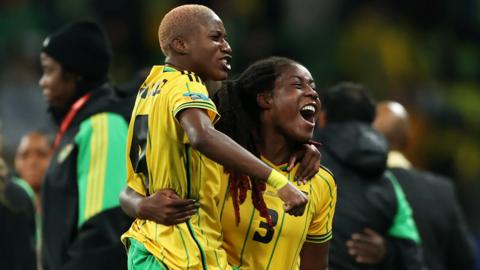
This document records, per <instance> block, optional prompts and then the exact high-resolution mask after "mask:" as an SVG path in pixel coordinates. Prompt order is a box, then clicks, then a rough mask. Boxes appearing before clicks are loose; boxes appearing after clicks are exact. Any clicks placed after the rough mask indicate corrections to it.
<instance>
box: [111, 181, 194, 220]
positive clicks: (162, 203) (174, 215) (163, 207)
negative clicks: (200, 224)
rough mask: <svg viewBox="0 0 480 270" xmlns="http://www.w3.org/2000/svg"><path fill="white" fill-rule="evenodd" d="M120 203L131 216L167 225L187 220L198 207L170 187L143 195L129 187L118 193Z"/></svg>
mask: <svg viewBox="0 0 480 270" xmlns="http://www.w3.org/2000/svg"><path fill="white" fill-rule="evenodd" d="M120 205H121V207H122V210H123V211H124V212H125V213H126V214H127V215H128V216H130V217H132V218H141V219H146V220H152V221H155V222H156V223H159V224H163V225H167V226H169V225H175V224H179V223H183V222H185V221H187V220H188V219H189V218H190V217H191V216H192V215H194V214H195V213H197V209H198V207H200V205H199V204H198V202H195V200H192V199H181V198H180V197H178V196H177V194H176V193H175V191H173V190H171V189H162V190H160V191H157V192H156V193H155V194H152V195H150V196H148V197H144V196H142V195H141V194H138V193H137V192H135V191H134V190H133V189H131V188H130V187H126V188H125V190H124V191H122V193H121V194H120Z"/></svg>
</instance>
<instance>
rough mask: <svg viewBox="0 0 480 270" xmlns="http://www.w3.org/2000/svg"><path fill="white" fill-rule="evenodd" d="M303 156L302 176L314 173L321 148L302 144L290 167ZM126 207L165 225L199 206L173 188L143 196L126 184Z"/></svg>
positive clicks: (123, 203)
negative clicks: (178, 194) (183, 197)
mask: <svg viewBox="0 0 480 270" xmlns="http://www.w3.org/2000/svg"><path fill="white" fill-rule="evenodd" d="M297 160H301V163H300V166H299V168H298V170H297V176H298V177H299V181H300V179H302V178H303V177H305V175H307V176H306V177H307V179H310V178H311V177H313V176H314V175H315V174H316V173H317V172H318V170H319V168H320V151H318V149H317V148H316V147H315V146H313V145H307V144H305V145H302V147H301V149H299V150H298V151H297V152H296V153H295V155H294V156H293V157H292V158H291V160H290V165H289V166H290V168H289V170H290V169H292V168H293V166H294V165H295V162H296V161H297ZM120 205H121V206H122V209H123V211H124V212H125V213H126V214H127V215H128V216H130V217H132V218H141V219H146V220H152V221H155V222H156V223H159V224H163V225H167V226H168V225H175V224H180V223H183V222H185V221H187V220H188V219H189V218H190V217H191V216H192V215H194V214H195V213H196V211H197V209H198V207H199V206H200V205H199V204H198V203H196V202H195V201H194V200H192V199H181V198H180V197H178V196H177V194H176V193H175V192H174V191H173V190H170V189H165V190H160V191H158V192H156V193H155V194H152V195H150V196H148V197H144V196H143V195H141V194H138V193H137V192H135V191H134V190H133V189H131V188H129V187H126V188H125V190H124V191H123V192H122V193H121V194H120Z"/></svg>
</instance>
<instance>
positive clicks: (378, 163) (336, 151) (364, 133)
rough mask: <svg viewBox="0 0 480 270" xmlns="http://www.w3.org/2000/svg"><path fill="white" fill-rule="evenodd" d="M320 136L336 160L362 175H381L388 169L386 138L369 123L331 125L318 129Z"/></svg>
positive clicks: (324, 145) (324, 146) (326, 148)
mask: <svg viewBox="0 0 480 270" xmlns="http://www.w3.org/2000/svg"><path fill="white" fill-rule="evenodd" d="M319 138H320V141H321V142H322V144H323V148H325V150H326V151H328V152H329V153H330V154H331V155H332V157H333V158H334V159H336V160H337V161H339V162H340V163H342V164H344V165H345V166H347V167H349V168H351V169H352V170H354V171H356V172H358V173H359V174H361V175H364V176H378V175H381V174H382V173H383V172H384V171H385V169H386V166H387V157H388V144H387V141H386V139H385V138H384V137H383V135H381V134H380V133H379V132H378V131H376V130H375V129H373V128H372V127H371V126H370V125H368V124H366V123H361V122H345V123H333V124H328V125H327V126H326V127H325V128H323V129H321V130H320V131H319Z"/></svg>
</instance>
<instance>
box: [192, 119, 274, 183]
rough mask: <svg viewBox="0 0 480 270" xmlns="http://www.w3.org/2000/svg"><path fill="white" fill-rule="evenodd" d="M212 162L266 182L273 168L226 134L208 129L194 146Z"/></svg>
mask: <svg viewBox="0 0 480 270" xmlns="http://www.w3.org/2000/svg"><path fill="white" fill-rule="evenodd" d="M192 147H194V148H196V149H197V150H198V151H200V152H201V153H202V154H204V155H205V156H207V157H208V158H210V159H211V160H213V161H215V162H217V163H219V164H221V165H223V166H224V167H226V168H228V169H231V170H233V171H235V172H237V173H241V174H245V175H249V176H253V177H255V178H258V179H262V180H266V179H267V178H268V176H269V175H270V173H271V171H272V168H270V167H269V166H267V165H266V164H265V163H264V162H262V161H261V160H260V159H258V158H257V157H255V156H254V155H253V154H252V153H250V152H248V151H247V150H245V149H244V148H243V147H241V146H240V145H239V144H238V143H236V142H235V141H234V140H232V139H230V138H229V137H228V136H226V135H225V134H223V133H221V132H219V131H217V130H215V129H213V128H207V129H206V130H205V134H203V135H202V139H201V140H199V142H198V143H196V144H195V145H192Z"/></svg>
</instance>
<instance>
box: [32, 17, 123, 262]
mask: <svg viewBox="0 0 480 270" xmlns="http://www.w3.org/2000/svg"><path fill="white" fill-rule="evenodd" d="M111 59H112V52H111V48H110V44H109V42H108V40H107V38H106V36H105V34H104V31H103V30H102V29H101V27H100V26H99V25H98V24H97V23H95V22H92V21H85V20H83V21H77V22H74V23H71V24H68V25H66V26H64V27H62V28H60V29H59V30H57V31H55V32H54V33H52V34H51V35H49V36H48V37H47V38H46V39H45V41H44V42H43V45H42V48H41V54H40V62H41V65H42V70H43V73H42V77H41V78H40V81H39V86H40V88H41V89H42V94H43V96H44V98H45V100H46V101H47V103H48V105H49V112H50V113H51V114H52V116H53V118H54V120H55V122H56V124H58V126H59V129H58V132H57V135H56V137H55V142H54V146H53V147H54V152H53V155H52V159H51V162H50V165H49V168H48V170H47V173H46V177H45V181H44V184H43V187H42V264H43V269H44V270H50V269H54V270H57V269H62V270H67V269H69V270H76V269H88V270H95V269H99V270H100V269H127V256H126V252H125V248H124V247H123V245H122V243H121V242H120V236H121V235H122V233H123V232H125V231H126V230H127V229H128V228H129V226H130V224H131V220H130V218H128V217H127V216H126V215H125V214H124V213H123V212H122V210H121V209H120V202H119V194H120V192H121V190H123V189H124V188H125V186H126V167H125V164H126V138H127V130H128V120H129V118H130V115H129V114H130V111H131V108H130V107H128V106H131V105H128V104H129V103H124V102H123V101H124V100H122V99H121V98H120V97H119V95H118V93H117V92H115V90H114V89H113V87H111V86H110V84H109V83H108V70H109V66H110V63H111Z"/></svg>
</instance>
